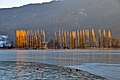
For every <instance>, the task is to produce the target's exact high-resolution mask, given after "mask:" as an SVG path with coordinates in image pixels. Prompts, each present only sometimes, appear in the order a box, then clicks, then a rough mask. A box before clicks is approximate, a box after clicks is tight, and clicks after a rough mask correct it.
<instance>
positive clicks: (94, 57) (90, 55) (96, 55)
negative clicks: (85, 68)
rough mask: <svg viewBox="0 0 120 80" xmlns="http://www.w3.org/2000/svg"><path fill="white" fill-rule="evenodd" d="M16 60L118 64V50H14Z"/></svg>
mask: <svg viewBox="0 0 120 80" xmlns="http://www.w3.org/2000/svg"><path fill="white" fill-rule="evenodd" d="M14 54H16V61H26V62H39V63H47V64H56V65H60V66H63V65H64V66H68V65H79V64H82V63H111V64H120V51H119V50H118V51H117V50H116V51H109V50H106V51H102V50H101V51H99V50H71V51H70V50H60V51H57V50H56V51H53V50H43V51H42V50H16V53H14Z"/></svg>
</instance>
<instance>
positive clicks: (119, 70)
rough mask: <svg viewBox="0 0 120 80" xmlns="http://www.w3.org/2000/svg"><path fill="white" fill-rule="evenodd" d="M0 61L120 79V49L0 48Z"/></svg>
mask: <svg viewBox="0 0 120 80" xmlns="http://www.w3.org/2000/svg"><path fill="white" fill-rule="evenodd" d="M0 61H22V62H37V63H45V64H52V65H57V66H63V67H70V68H75V69H81V70H84V71H88V72H90V73H93V74H96V75H99V76H102V77H105V78H107V79H111V80H120V77H119V76H120V50H0ZM111 74H114V75H111Z"/></svg>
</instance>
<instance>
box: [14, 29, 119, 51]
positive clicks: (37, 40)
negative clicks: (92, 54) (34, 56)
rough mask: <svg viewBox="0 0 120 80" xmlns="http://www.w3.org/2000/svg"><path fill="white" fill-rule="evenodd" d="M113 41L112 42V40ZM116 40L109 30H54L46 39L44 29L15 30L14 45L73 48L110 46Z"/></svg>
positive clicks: (31, 47) (35, 47)
mask: <svg viewBox="0 0 120 80" xmlns="http://www.w3.org/2000/svg"><path fill="white" fill-rule="evenodd" d="M113 41H114V42H113ZM116 43H119V41H116V40H115V39H114V38H112V36H111V31H110V30H101V29H98V30H97V31H95V30H94V29H92V30H89V29H85V30H84V29H83V30H77V31H63V30H61V31H60V30H59V31H58V32H54V36H53V39H52V40H51V41H49V42H48V44H47V41H46V32H45V31H44V30H16V47H17V48H28V49H46V48H52V49H65V48H69V49H75V48H91V47H95V48H111V47H112V46H115V44H116Z"/></svg>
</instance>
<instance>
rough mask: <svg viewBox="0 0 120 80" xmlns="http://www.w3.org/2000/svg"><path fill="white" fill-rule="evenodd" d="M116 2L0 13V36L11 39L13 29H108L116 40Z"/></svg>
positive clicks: (76, 0)
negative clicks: (3, 35) (7, 36)
mask: <svg viewBox="0 0 120 80" xmlns="http://www.w3.org/2000/svg"><path fill="white" fill-rule="evenodd" d="M119 26H120V0H64V1H63V0H60V1H52V2H50V3H43V4H29V5H24V6H22V7H18V8H10V9H0V34H8V35H9V37H10V39H11V40H14V39H15V30H16V29H28V30H29V29H44V30H46V31H47V36H48V37H50V36H52V35H53V32H54V31H58V30H59V29H60V30H77V29H86V28H88V29H91V28H95V29H98V28H101V29H104V28H105V29H111V31H112V35H113V36H115V37H119V38H120V34H119V30H120V27H119Z"/></svg>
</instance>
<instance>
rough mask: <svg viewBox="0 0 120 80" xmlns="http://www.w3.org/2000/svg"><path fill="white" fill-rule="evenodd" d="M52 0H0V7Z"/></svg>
mask: <svg viewBox="0 0 120 80" xmlns="http://www.w3.org/2000/svg"><path fill="white" fill-rule="evenodd" d="M50 1H52V0H0V8H11V7H19V6H23V5H26V4H30V3H43V2H50Z"/></svg>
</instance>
